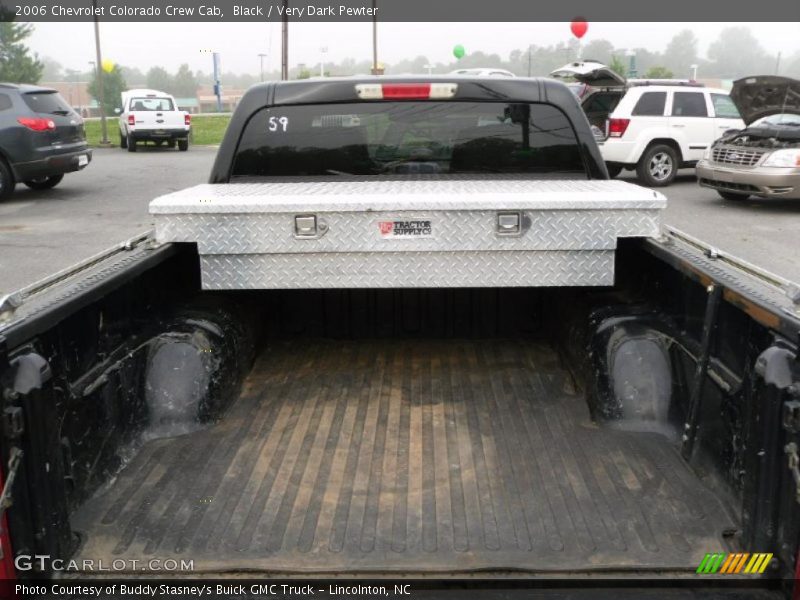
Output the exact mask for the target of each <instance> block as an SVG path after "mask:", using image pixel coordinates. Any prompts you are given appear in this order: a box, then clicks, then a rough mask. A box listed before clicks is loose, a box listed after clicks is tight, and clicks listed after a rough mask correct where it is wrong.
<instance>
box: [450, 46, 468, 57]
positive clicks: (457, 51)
mask: <svg viewBox="0 0 800 600" xmlns="http://www.w3.org/2000/svg"><path fill="white" fill-rule="evenodd" d="M466 53H467V52H466V50H464V46H462V45H461V44H456V45H455V46H453V56H455V57H456V58H464V55H465V54H466Z"/></svg>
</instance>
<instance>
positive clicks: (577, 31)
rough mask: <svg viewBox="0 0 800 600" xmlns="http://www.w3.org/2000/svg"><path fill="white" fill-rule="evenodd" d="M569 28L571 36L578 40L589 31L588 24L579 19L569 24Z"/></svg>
mask: <svg viewBox="0 0 800 600" xmlns="http://www.w3.org/2000/svg"><path fill="white" fill-rule="evenodd" d="M569 28H570V29H571V30H572V35H574V36H575V37H576V38H578V39H581V38H582V37H583V36H584V35H586V31H587V30H588V29H589V24H588V23H587V22H586V21H583V20H581V19H575V20H574V21H573V22H572V23H570V24H569Z"/></svg>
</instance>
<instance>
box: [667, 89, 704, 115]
mask: <svg viewBox="0 0 800 600" xmlns="http://www.w3.org/2000/svg"><path fill="white" fill-rule="evenodd" d="M672 116H673V117H707V116H708V109H707V108H706V98H705V96H704V95H703V94H702V93H701V92H675V96H674V97H673V99H672Z"/></svg>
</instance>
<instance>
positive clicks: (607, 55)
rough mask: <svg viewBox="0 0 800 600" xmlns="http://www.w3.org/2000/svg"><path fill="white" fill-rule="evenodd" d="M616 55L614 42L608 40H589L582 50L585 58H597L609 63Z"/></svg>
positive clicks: (598, 60)
mask: <svg viewBox="0 0 800 600" xmlns="http://www.w3.org/2000/svg"><path fill="white" fill-rule="evenodd" d="M613 55H614V44H612V43H611V42H609V41H608V40H592V41H591V42H588V43H587V44H586V45H585V46H584V47H583V51H582V52H581V56H582V57H583V59H584V60H596V61H597V62H601V63H603V64H608V63H609V61H611V57H612V56H613Z"/></svg>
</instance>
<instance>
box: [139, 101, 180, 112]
mask: <svg viewBox="0 0 800 600" xmlns="http://www.w3.org/2000/svg"><path fill="white" fill-rule="evenodd" d="M129 107H130V110H132V111H140V112H148V111H168V110H174V109H173V105H172V100H171V99H170V98H131V101H130V104H129Z"/></svg>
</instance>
